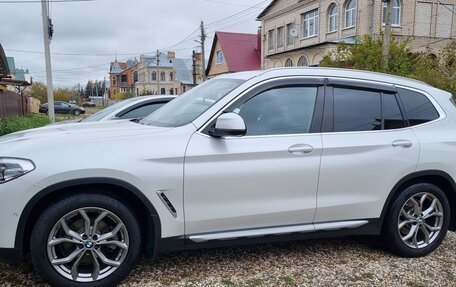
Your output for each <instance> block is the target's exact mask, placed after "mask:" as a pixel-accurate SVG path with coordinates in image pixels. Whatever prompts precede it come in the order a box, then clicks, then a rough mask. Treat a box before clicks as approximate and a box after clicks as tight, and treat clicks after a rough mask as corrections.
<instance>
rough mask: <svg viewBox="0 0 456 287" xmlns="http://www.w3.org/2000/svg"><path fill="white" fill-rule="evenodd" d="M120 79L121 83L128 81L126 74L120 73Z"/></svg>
mask: <svg viewBox="0 0 456 287" xmlns="http://www.w3.org/2000/svg"><path fill="white" fill-rule="evenodd" d="M120 80H121V81H122V83H125V82H127V81H128V77H127V75H122V76H121V78H120Z"/></svg>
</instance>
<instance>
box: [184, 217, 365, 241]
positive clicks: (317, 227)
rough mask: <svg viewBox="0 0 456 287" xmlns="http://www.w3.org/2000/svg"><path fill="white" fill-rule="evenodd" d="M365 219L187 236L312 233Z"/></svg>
mask: <svg viewBox="0 0 456 287" xmlns="http://www.w3.org/2000/svg"><path fill="white" fill-rule="evenodd" d="M368 223H369V221H367V220H354V221H338V222H328V223H316V224H304V225H293V226H283V227H271V228H259V229H249V230H239V231H227V232H218V233H206V234H198V235H190V236H189V237H188V238H189V239H190V240H191V241H193V242H197V243H200V242H206V241H211V240H231V239H237V238H241V237H247V238H249V237H262V236H267V235H285V234H290V233H312V232H316V231H331V230H340V229H354V228H358V227H360V226H363V225H366V224H368Z"/></svg>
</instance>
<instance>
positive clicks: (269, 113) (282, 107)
mask: <svg viewBox="0 0 456 287" xmlns="http://www.w3.org/2000/svg"><path fill="white" fill-rule="evenodd" d="M316 98H317V88H316V87H283V88H276V89H271V90H268V91H265V92H262V93H260V94H258V95H256V96H255V97H253V98H251V99H249V100H248V101H247V102H245V103H243V104H242V105H240V106H239V107H238V108H237V109H235V110H234V112H235V113H238V114H239V115H240V116H241V117H242V118H243V119H244V122H245V125H246V127H247V135H275V134H300V133H308V132H309V131H310V125H311V123H312V116H313V112H314V107H315V100H316Z"/></svg>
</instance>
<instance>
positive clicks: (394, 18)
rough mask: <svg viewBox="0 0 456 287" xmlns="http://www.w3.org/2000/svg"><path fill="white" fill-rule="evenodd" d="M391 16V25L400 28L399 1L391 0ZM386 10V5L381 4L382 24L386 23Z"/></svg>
mask: <svg viewBox="0 0 456 287" xmlns="http://www.w3.org/2000/svg"><path fill="white" fill-rule="evenodd" d="M390 3H393V15H392V21H391V24H392V25H393V26H400V25H401V1H400V0H393V1H392V2H390ZM386 9H387V4H386V3H383V24H385V23H386Z"/></svg>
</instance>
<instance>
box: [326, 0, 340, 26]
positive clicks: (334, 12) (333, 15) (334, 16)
mask: <svg viewBox="0 0 456 287" xmlns="http://www.w3.org/2000/svg"><path fill="white" fill-rule="evenodd" d="M338 12H339V11H338V7H337V4H335V3H333V4H331V6H329V12H328V32H335V31H337V21H338Z"/></svg>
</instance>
